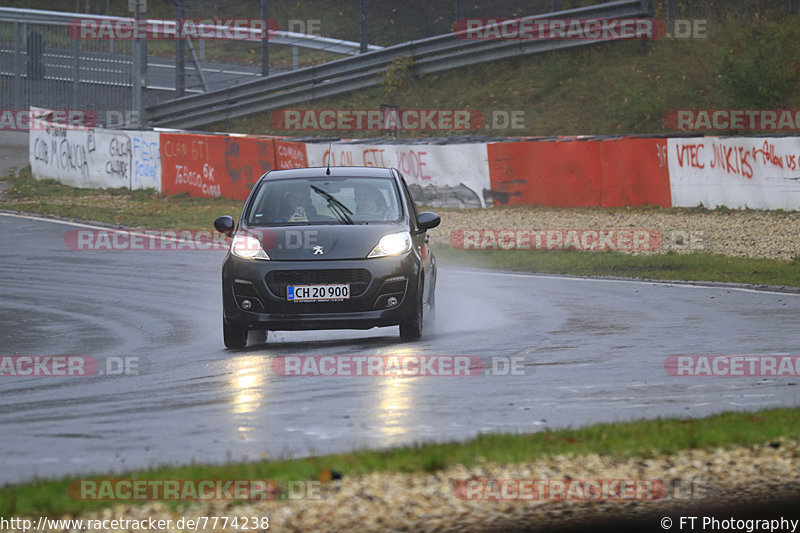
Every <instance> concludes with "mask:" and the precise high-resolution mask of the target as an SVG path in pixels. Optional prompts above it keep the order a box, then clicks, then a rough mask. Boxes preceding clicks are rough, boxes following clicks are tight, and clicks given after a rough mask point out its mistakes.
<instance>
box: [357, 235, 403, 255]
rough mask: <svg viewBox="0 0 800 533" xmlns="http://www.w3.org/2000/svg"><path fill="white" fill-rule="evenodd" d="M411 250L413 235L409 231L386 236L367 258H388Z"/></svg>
mask: <svg viewBox="0 0 800 533" xmlns="http://www.w3.org/2000/svg"><path fill="white" fill-rule="evenodd" d="M409 250H411V235H409V233H408V232H407V231H403V232H400V233H390V234H389V235H384V236H383V237H381V240H380V241H378V245H377V246H376V247H375V248H373V249H372V251H371V252H370V253H369V255H368V256H367V257H388V256H391V255H400V254H404V253H406V252H407V251H409Z"/></svg>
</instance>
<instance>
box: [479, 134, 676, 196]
mask: <svg viewBox="0 0 800 533" xmlns="http://www.w3.org/2000/svg"><path fill="white" fill-rule="evenodd" d="M487 149H488V155H489V175H490V179H491V185H492V195H493V197H494V199H495V202H496V203H498V204H501V205H502V204H506V205H520V204H526V205H544V206H551V207H591V206H602V207H616V206H624V205H661V206H669V205H670V192H669V173H668V168H667V164H666V157H665V155H666V140H665V139H637V138H627V139H614V140H606V141H603V140H585V141H582V140H559V141H533V142H518V143H492V144H489V145H488V146H487Z"/></svg>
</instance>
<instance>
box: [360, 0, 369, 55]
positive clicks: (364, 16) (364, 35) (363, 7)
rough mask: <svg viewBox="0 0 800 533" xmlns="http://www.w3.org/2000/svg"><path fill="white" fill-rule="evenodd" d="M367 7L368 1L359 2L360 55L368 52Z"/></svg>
mask: <svg viewBox="0 0 800 533" xmlns="http://www.w3.org/2000/svg"><path fill="white" fill-rule="evenodd" d="M367 7H368V0H361V53H362V54H365V53H367V52H368V51H369V46H368V44H369V40H368V38H367Z"/></svg>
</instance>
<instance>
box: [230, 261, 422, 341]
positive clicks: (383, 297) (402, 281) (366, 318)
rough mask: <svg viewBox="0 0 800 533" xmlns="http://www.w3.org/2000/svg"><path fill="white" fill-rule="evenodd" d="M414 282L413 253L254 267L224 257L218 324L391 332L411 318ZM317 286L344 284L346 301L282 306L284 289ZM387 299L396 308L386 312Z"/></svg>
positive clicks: (416, 268)
mask: <svg viewBox="0 0 800 533" xmlns="http://www.w3.org/2000/svg"><path fill="white" fill-rule="evenodd" d="M419 276H420V263H419V258H418V257H417V256H416V255H415V254H414V253H413V251H412V252H409V253H407V254H405V255H402V256H397V257H383V258H378V259H359V260H320V261H259V260H246V259H240V258H237V257H234V256H232V255H230V254H228V257H227V258H226V259H225V262H224V264H223V267H222V301H223V313H224V318H225V320H227V321H230V322H238V323H243V324H248V325H249V326H250V327H252V328H254V329H266V330H309V329H369V328H373V327H378V326H394V325H397V324H399V323H400V322H402V321H403V320H406V319H408V317H409V316H411V315H413V313H414V312H415V310H416V301H417V291H418V286H419V283H418V280H419ZM317 283H349V284H350V286H351V297H350V298H349V299H348V300H342V301H329V302H289V301H287V299H286V293H285V287H286V285H287V284H317ZM390 298H395V299H396V300H397V303H396V304H395V305H392V306H390V305H389V300H390ZM246 300H247V302H245V301H246ZM248 306H249V309H245V307H248Z"/></svg>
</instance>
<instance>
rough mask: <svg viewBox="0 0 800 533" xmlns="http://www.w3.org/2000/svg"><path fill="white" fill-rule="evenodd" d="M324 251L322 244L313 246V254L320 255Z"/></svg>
mask: <svg viewBox="0 0 800 533" xmlns="http://www.w3.org/2000/svg"><path fill="white" fill-rule="evenodd" d="M323 253H324V252H323V251H322V246H315V247H314V255H322V254H323Z"/></svg>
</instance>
